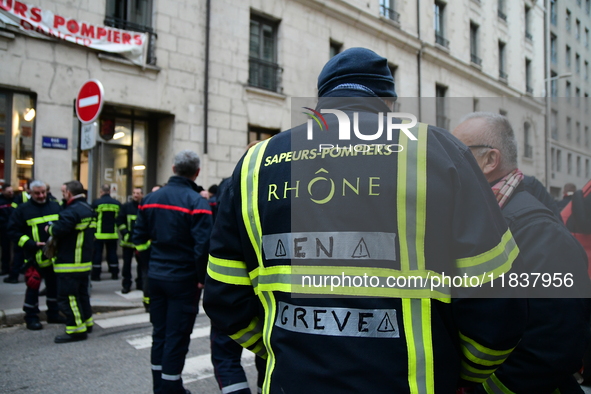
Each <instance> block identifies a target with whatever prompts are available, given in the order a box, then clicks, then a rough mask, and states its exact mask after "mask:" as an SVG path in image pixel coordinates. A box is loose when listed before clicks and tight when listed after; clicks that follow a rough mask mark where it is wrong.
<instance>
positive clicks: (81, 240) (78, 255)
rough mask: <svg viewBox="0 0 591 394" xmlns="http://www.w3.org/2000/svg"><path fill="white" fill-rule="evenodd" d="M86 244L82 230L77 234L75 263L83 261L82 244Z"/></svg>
mask: <svg viewBox="0 0 591 394" xmlns="http://www.w3.org/2000/svg"><path fill="white" fill-rule="evenodd" d="M83 245H84V232H82V231H80V232H79V233H78V235H77V236H76V249H75V250H74V264H80V263H81V262H82V246H83Z"/></svg>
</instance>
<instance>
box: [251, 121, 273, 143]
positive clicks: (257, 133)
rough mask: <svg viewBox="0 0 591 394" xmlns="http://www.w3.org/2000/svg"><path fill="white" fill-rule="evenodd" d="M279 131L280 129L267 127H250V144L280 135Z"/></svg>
mask: <svg viewBox="0 0 591 394" xmlns="http://www.w3.org/2000/svg"><path fill="white" fill-rule="evenodd" d="M279 131H280V130H279V129H267V128H265V127H258V126H252V125H248V143H249V144H250V143H251V142H253V141H263V140H266V139H268V138H271V137H273V136H274V135H275V134H278V133H279Z"/></svg>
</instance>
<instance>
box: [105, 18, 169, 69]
mask: <svg viewBox="0 0 591 394" xmlns="http://www.w3.org/2000/svg"><path fill="white" fill-rule="evenodd" d="M105 25H106V26H110V27H115V28H117V29H122V30H131V31H137V32H140V33H146V34H147V35H148V51H147V57H146V64H149V65H152V66H155V65H156V39H157V38H158V35H157V34H156V32H154V29H152V28H151V27H149V26H144V25H139V24H137V23H134V22H130V21H127V20H125V19H121V18H115V17H112V16H109V17H106V18H105Z"/></svg>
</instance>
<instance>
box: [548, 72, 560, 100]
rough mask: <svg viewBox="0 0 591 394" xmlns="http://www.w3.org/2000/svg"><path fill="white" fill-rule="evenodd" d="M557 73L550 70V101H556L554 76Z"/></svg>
mask: <svg viewBox="0 0 591 394" xmlns="http://www.w3.org/2000/svg"><path fill="white" fill-rule="evenodd" d="M557 75H558V74H556V73H555V72H554V71H552V72H550V77H551V78H550V79H551V80H550V96H551V97H552V101H556V97H558V78H556V76H557Z"/></svg>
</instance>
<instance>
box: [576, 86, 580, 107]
mask: <svg viewBox="0 0 591 394" xmlns="http://www.w3.org/2000/svg"><path fill="white" fill-rule="evenodd" d="M575 105H576V106H577V108H578V107H579V106H580V105H581V89H579V88H575Z"/></svg>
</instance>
